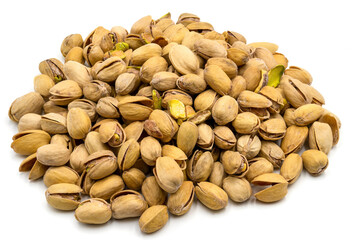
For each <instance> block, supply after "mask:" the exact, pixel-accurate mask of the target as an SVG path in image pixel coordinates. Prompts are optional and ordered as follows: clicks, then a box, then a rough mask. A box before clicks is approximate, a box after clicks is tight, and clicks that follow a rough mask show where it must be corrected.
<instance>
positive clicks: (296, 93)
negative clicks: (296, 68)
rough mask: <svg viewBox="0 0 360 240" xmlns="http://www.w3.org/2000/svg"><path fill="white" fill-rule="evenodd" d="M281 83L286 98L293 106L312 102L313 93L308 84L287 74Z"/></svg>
mask: <svg viewBox="0 0 360 240" xmlns="http://www.w3.org/2000/svg"><path fill="white" fill-rule="evenodd" d="M280 85H282V89H283V90H284V94H285V98H286V100H287V101H288V102H289V103H290V104H291V105H292V106H293V107H295V108H298V107H301V106H302V105H305V104H309V103H311V101H312V95H311V92H310V90H309V88H308V85H306V84H304V83H302V82H300V81H299V80H297V79H295V78H292V77H289V76H287V75H284V76H283V77H282V79H281V82H280Z"/></svg>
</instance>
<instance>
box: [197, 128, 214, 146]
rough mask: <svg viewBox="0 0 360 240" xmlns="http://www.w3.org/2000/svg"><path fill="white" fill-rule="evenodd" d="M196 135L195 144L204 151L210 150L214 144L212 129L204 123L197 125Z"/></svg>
mask: <svg viewBox="0 0 360 240" xmlns="http://www.w3.org/2000/svg"><path fill="white" fill-rule="evenodd" d="M198 133H199V134H198V139H197V142H196V144H197V145H198V146H199V147H200V148H202V149H204V150H211V149H212V148H213V146H214V142H215V135H214V132H213V130H212V128H211V127H210V126H209V125H207V124H205V123H202V124H199V125H198Z"/></svg>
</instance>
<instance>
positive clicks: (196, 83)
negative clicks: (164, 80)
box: [176, 74, 206, 94]
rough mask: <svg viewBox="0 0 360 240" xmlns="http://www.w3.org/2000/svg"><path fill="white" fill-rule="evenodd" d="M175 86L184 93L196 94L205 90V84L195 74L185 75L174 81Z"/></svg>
mask: <svg viewBox="0 0 360 240" xmlns="http://www.w3.org/2000/svg"><path fill="white" fill-rule="evenodd" d="M176 86H177V87H178V88H179V89H181V90H183V91H185V92H189V93H191V94H198V93H201V92H203V91H204V90H205V89H206V82H205V80H204V79H203V78H202V77H200V76H198V75H196V74H186V75H183V76H181V77H179V78H178V79H177V80H176Z"/></svg>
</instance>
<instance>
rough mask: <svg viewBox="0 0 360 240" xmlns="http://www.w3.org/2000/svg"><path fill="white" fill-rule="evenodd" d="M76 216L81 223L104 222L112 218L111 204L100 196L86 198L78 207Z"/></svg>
mask: <svg viewBox="0 0 360 240" xmlns="http://www.w3.org/2000/svg"><path fill="white" fill-rule="evenodd" d="M75 218H76V220H78V221H79V222H81V223H87V224H104V223H106V222H108V221H109V220H110V219H111V209H110V204H108V203H107V202H106V201H104V200H103V199H100V198H91V199H88V200H85V201H83V202H81V203H80V204H79V206H78V208H77V209H76V211H75Z"/></svg>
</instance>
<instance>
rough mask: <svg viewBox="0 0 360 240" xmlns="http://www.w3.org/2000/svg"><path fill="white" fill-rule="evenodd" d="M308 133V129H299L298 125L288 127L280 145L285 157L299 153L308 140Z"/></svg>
mask: <svg viewBox="0 0 360 240" xmlns="http://www.w3.org/2000/svg"><path fill="white" fill-rule="evenodd" d="M308 133H309V129H308V128H307V127H298V126H296V125H291V126H290V127H288V128H287V129H286V133H285V136H284V138H283V139H282V141H281V145H280V146H281V149H282V150H283V151H284V153H285V155H288V154H290V153H297V152H299V151H300V149H301V148H302V147H303V145H304V142H305V141H306V139H307V136H308Z"/></svg>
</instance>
